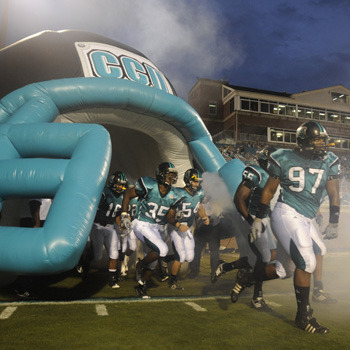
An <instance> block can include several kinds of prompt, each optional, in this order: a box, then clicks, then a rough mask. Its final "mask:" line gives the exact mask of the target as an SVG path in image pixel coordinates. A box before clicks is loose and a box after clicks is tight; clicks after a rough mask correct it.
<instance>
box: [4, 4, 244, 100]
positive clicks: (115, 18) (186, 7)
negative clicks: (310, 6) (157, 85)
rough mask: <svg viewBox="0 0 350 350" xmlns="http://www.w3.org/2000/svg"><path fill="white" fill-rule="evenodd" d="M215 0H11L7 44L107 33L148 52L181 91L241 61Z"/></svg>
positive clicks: (184, 93) (235, 39)
mask: <svg viewBox="0 0 350 350" xmlns="http://www.w3.org/2000/svg"><path fill="white" fill-rule="evenodd" d="M214 6H215V4H213V3H212V2H211V1H210V0H193V1H180V0H179V1H171V0H148V1H144V0H128V1H114V0H74V1H71V0H60V1H56V0H32V1H30V2H28V1H27V0H11V2H10V7H9V14H8V15H9V20H8V28H7V29H8V30H7V32H8V37H7V40H6V42H7V45H10V44H12V43H14V42H15V41H18V40H21V39H23V38H25V37H27V36H30V35H33V34H36V33H38V32H41V31H43V30H63V29H74V30H84V31H89V32H93V33H97V34H101V35H104V36H106V37H109V38H111V39H114V40H116V41H119V42H121V43H123V44H127V45H129V46H131V47H133V48H135V49H136V50H139V51H140V52H142V53H143V54H144V55H146V56H147V57H148V58H149V59H150V60H151V61H152V62H153V63H154V64H156V65H157V67H158V68H159V69H160V70H161V71H162V72H163V73H164V74H165V75H166V76H167V77H168V79H169V80H170V82H171V83H172V85H173V86H174V88H175V90H176V91H177V94H178V95H179V96H180V97H181V98H183V99H185V100H187V93H188V92H189V90H190V89H191V87H192V86H193V85H194V84H195V83H196V81H197V78H198V77H206V78H214V79H217V78H218V77H219V79H221V78H223V77H221V76H220V75H221V71H223V70H225V69H228V68H230V67H232V66H233V65H234V66H235V67H237V66H239V65H240V64H241V63H242V62H243V58H244V54H243V50H242V47H241V44H240V42H239V40H238V36H237V37H236V36H235V35H233V34H232V31H231V33H230V34H229V33H228V32H227V26H228V23H227V19H226V20H225V19H224V17H223V16H221V15H220V12H219V11H218V10H214Z"/></svg>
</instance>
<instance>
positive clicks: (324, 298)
mask: <svg viewBox="0 0 350 350" xmlns="http://www.w3.org/2000/svg"><path fill="white" fill-rule="evenodd" d="M312 301H314V302H315V303H321V304H335V303H336V302H337V299H334V298H332V297H331V296H330V295H329V294H328V293H326V292H325V291H324V290H323V289H314V291H313V293H312Z"/></svg>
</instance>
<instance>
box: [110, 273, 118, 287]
mask: <svg viewBox="0 0 350 350" xmlns="http://www.w3.org/2000/svg"><path fill="white" fill-rule="evenodd" d="M117 281H118V278H117V277H116V276H115V275H110V276H109V281H108V285H109V286H110V287H111V288H113V289H116V288H120V286H119V284H118V283H117Z"/></svg>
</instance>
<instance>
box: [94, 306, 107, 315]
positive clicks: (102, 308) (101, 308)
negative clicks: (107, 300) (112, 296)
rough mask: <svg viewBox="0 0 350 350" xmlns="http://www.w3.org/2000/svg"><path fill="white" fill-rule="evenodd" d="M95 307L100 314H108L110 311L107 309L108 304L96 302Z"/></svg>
mask: <svg viewBox="0 0 350 350" xmlns="http://www.w3.org/2000/svg"><path fill="white" fill-rule="evenodd" d="M95 309H96V313H97V315H98V316H108V311H107V308H106V305H104V304H96V305H95Z"/></svg>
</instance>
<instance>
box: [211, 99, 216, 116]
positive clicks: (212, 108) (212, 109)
mask: <svg viewBox="0 0 350 350" xmlns="http://www.w3.org/2000/svg"><path fill="white" fill-rule="evenodd" d="M209 114H210V115H216V102H213V101H210V102H209Z"/></svg>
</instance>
